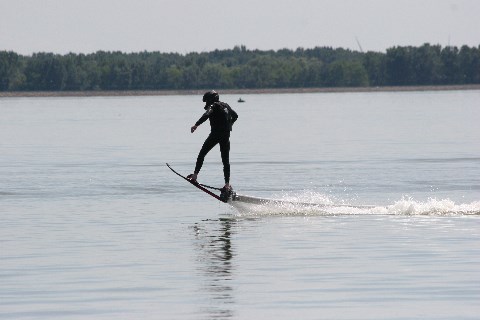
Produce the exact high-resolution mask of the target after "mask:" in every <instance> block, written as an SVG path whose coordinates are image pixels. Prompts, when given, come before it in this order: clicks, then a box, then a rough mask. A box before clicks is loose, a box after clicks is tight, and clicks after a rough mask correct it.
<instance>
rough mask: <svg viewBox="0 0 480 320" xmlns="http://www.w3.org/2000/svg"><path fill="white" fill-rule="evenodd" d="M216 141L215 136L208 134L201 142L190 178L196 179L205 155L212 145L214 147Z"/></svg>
mask: <svg viewBox="0 0 480 320" xmlns="http://www.w3.org/2000/svg"><path fill="white" fill-rule="evenodd" d="M217 143H218V138H217V137H215V136H214V135H212V134H210V135H209V136H208V137H207V139H206V140H205V142H204V143H203V146H202V149H200V152H199V153H198V157H197V163H196V164H195V171H194V173H193V175H192V176H191V178H192V180H197V175H198V173H199V172H200V169H202V166H203V161H204V160H205V156H206V155H207V153H208V152H210V150H212V148H213V147H215V145H216V144H217Z"/></svg>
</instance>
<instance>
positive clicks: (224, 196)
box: [220, 183, 233, 202]
mask: <svg viewBox="0 0 480 320" xmlns="http://www.w3.org/2000/svg"><path fill="white" fill-rule="evenodd" d="M232 193H233V191H232V186H231V185H230V184H229V183H226V184H225V186H224V187H223V188H222V189H221V190H220V199H221V200H222V201H223V202H228V200H229V199H230V198H231V197H232Z"/></svg>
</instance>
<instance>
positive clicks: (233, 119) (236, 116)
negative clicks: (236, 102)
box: [230, 108, 238, 125]
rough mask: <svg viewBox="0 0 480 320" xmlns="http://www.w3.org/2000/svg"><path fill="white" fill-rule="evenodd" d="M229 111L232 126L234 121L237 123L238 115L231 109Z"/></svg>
mask: <svg viewBox="0 0 480 320" xmlns="http://www.w3.org/2000/svg"><path fill="white" fill-rule="evenodd" d="M230 110H231V111H232V125H233V124H234V123H235V121H237V119H238V114H237V113H236V112H235V110H233V109H232V108H230Z"/></svg>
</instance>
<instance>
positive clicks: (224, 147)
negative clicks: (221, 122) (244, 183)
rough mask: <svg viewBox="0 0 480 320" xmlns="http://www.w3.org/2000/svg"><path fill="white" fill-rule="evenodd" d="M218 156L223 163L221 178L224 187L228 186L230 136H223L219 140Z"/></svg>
mask: <svg viewBox="0 0 480 320" xmlns="http://www.w3.org/2000/svg"><path fill="white" fill-rule="evenodd" d="M220 154H221V156H222V163H223V177H224V178H225V186H229V185H230V135H226V136H223V137H222V138H221V139H220Z"/></svg>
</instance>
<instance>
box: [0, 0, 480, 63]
mask: <svg viewBox="0 0 480 320" xmlns="http://www.w3.org/2000/svg"><path fill="white" fill-rule="evenodd" d="M356 39H358V41H359V43H360V45H361V46H362V47H363V50H364V51H368V50H374V51H385V49H386V48H389V47H392V46H395V45H414V46H418V45H422V44H423V43H425V42H429V43H431V44H441V45H442V46H446V45H448V44H450V45H455V46H461V45H463V44H466V45H469V46H478V45H480V1H479V0H291V1H287V0H235V1H229V0H224V1H218V0H217V1H214V0H189V1H187V0H171V1H170V0H156V1H155V0H0V50H13V51H16V52H18V53H21V54H31V53H33V52H40V51H47V52H55V53H62V54H64V53H68V52H76V53H80V52H83V53H90V52H95V51H97V50H106V51H113V50H120V51H123V52H137V51H143V50H147V51H161V52H179V53H188V52H192V51H211V50H214V49H228V48H233V47H234V46H235V45H245V46H246V47H247V48H248V49H262V50H267V49H274V50H277V49H281V48H289V49H296V48H298V47H304V48H313V47H315V46H331V47H343V48H350V49H359V46H358V44H357V41H356Z"/></svg>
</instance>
